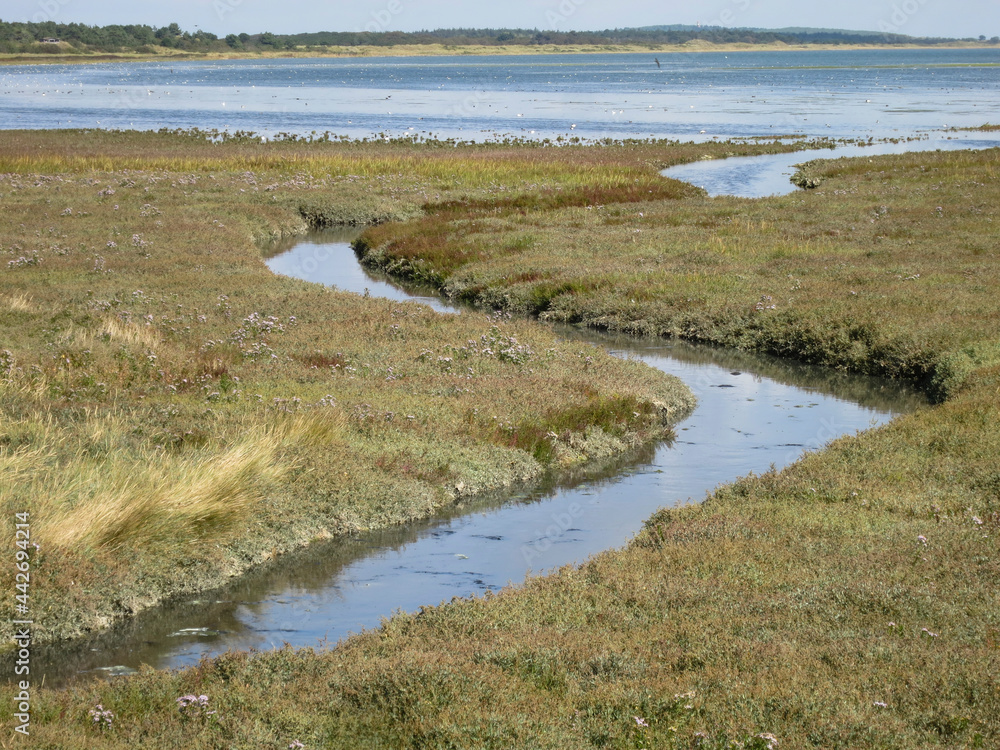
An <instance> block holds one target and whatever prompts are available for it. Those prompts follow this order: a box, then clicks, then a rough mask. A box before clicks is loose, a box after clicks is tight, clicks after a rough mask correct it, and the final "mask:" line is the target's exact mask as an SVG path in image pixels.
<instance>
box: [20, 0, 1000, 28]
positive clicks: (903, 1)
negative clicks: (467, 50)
mask: <svg viewBox="0 0 1000 750" xmlns="http://www.w3.org/2000/svg"><path fill="white" fill-rule="evenodd" d="M0 19H2V20H4V21H41V20H53V21H57V22H61V23H68V22H72V21H75V22H79V23H86V24H93V25H106V24H111V23H121V24H127V23H145V24H149V25H150V26H156V27H159V26H166V25H167V24H169V23H171V22H174V21H176V22H177V23H179V24H180V25H181V27H182V28H184V29H187V30H191V31H193V30H194V29H195V27H198V28H201V29H204V30H206V31H211V32H213V33H215V34H218V35H220V36H223V35H225V34H228V33H239V32H242V31H245V32H247V33H257V32H261V31H272V32H275V33H279V34H280V33H296V32H303V31H360V30H363V29H368V30H371V31H376V30H377V31H415V30H420V29H435V28H455V27H476V28H483V27H489V28H499V27H517V28H537V29H541V30H554V29H557V30H564V31H568V30H572V29H576V30H594V29H607V28H616V27H626V26H648V25H654V24H670V23H692V24H693V23H702V24H705V25H713V26H758V27H768V28H780V27H782V26H814V27H826V28H843V29H859V30H871V31H892V32H897V33H900V34H909V35H911V36H948V37H970V36H973V37H975V36H979V35H980V34H984V35H986V36H987V37H993V36H998V35H1000V2H998V0H839V1H838V0H708V1H707V2H691V0H683V2H682V1H681V0H626V1H625V2H622V1H621V0H616V1H612V0H535V1H532V0H498V1H496V2H493V1H491V0H486V1H485V2H483V1H482V0H480V1H479V2H468V1H467V2H458V0H350V2H347V1H342V2H320V1H319V0H279V1H278V2H275V0H155V1H154V0H4V1H3V4H2V6H0Z"/></svg>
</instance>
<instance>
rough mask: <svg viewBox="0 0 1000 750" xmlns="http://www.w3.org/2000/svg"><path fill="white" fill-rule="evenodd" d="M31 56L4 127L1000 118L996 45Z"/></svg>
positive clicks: (514, 130) (466, 131) (875, 123)
mask: <svg viewBox="0 0 1000 750" xmlns="http://www.w3.org/2000/svg"><path fill="white" fill-rule="evenodd" d="M655 57H658V58H659V60H660V63H661V66H662V67H660V68H658V67H657V66H656V63H655V61H654V55H653V54H652V53H650V54H623V55H618V54H605V55H541V56H539V55H522V56H504V57H496V56H466V57H435V58H426V57H419V58H365V59H307V60H268V61H215V62H150V63H102V64H91V65H51V66H50V65H46V66H40V65H21V66H11V67H3V68H0V128H65V127H73V128H135V129H142V130H148V129H159V128H163V127H166V128H194V127H197V128H202V129H220V130H230V131H235V130H249V131H254V132H257V133H261V134H264V135H273V134H275V133H280V132H287V133H296V134H303V135H306V134H309V133H311V132H313V131H316V132H319V133H322V132H324V131H330V132H331V133H334V134H338V135H345V136H350V137H353V138H357V137H370V136H373V135H376V134H383V133H384V134H387V135H390V136H400V135H406V134H411V135H428V134H433V135H435V136H438V137H458V138H462V139H476V140H484V139H489V138H494V137H498V136H500V137H503V136H517V137H528V138H542V137H548V138H556V137H558V136H574V135H575V136H580V137H583V138H604V137H611V138H648V137H657V138H677V139H681V140H707V139H711V138H713V137H719V138H723V139H726V138H730V137H748V136H768V137H773V136H776V135H787V134H800V135H807V136H824V137H852V138H853V137H867V136H869V135H873V136H875V137H876V138H878V137H892V136H899V135H908V134H913V133H917V132H926V131H931V130H939V129H941V128H945V127H965V126H976V125H981V124H983V123H985V122H1000V95H998V94H1000V76H998V72H1000V68H998V67H997V66H998V65H1000V49H987V50H866V51H847V50H845V51H809V52H803V51H785V52H730V53H674V54H662V53H657V55H656V56H655Z"/></svg>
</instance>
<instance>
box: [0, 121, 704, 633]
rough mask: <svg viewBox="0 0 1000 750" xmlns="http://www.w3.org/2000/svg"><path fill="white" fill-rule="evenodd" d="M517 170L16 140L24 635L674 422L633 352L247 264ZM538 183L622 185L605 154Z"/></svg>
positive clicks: (278, 146)
mask: <svg viewBox="0 0 1000 750" xmlns="http://www.w3.org/2000/svg"><path fill="white" fill-rule="evenodd" d="M491 154H492V155H493V156H491ZM531 161H533V159H532V153H531V150H528V149H519V148H516V147H501V146H497V147H490V148H483V149H469V151H468V152H462V151H458V150H456V149H455V148H454V147H449V148H444V147H439V146H431V145H427V146H416V145H414V144H410V143H400V144H394V145H391V146H385V145H382V146H373V145H371V144H357V143H355V144H338V143H329V142H318V143H298V142H294V141H288V142H280V143H267V144H263V143H261V142H260V141H259V139H252V138H239V137H237V138H234V139H231V140H230V141H229V142H227V143H217V142H214V139H213V138H212V137H208V136H205V135H203V134H151V133H99V132H89V133H85V132H63V133H26V132H8V134H7V135H6V136H5V139H4V142H3V145H2V146H0V203H2V205H3V218H2V220H0V221H2V224H0V226H2V232H0V236H2V237H3V240H2V245H0V253H2V257H3V263H2V265H0V269H2V270H0V420H2V421H0V471H2V472H3V476H4V482H3V484H2V486H0V505H2V507H3V509H4V512H5V513H7V514H8V516H10V517H12V516H11V514H13V513H17V512H30V514H31V524H32V535H33V538H34V539H35V541H37V542H38V543H39V544H40V547H41V548H40V550H39V551H38V553H37V554H36V555H35V556H34V557H33V563H32V576H33V577H32V589H31V591H32V594H31V602H32V612H33V613H34V615H35V617H36V618H37V622H38V625H37V626H36V631H35V636H36V640H38V641H41V640H51V639H57V638H64V637H67V636H72V635H76V634H79V633H81V632H85V631H88V630H92V629H95V628H100V627H102V626H105V625H107V624H109V623H110V622H112V621H113V620H115V619H117V618H121V617H124V616H128V615H130V614H132V613H134V612H136V611H138V610H140V609H143V608H145V607H148V606H150V605H152V604H154V603H156V602H157V601H160V600H162V599H163V598H165V597H170V596H175V595H177V594H180V593H183V592H191V591H197V590H202V589H205V588H209V587H212V586H217V585H219V584H221V583H222V582H224V581H225V580H226V579H227V578H229V577H231V576H233V575H236V574H239V573H240V572H242V571H244V570H246V569H247V568H249V567H250V566H253V565H255V564H258V563H260V562H262V561H265V560H267V559H270V558H272V557H274V556H275V555H277V554H280V553H282V552H284V551H287V550H290V549H293V548H296V547H300V546H302V545H304V544H307V543H308V542H309V541H310V540H313V539H317V538H326V537H330V536H332V535H339V534H349V533H352V532H355V531H358V530H363V529H369V528H376V527H384V526H387V525H390V524H398V523H402V522H405V521H408V520H411V519H414V518H418V517H424V516H427V515H429V514H431V513H433V512H434V511H435V509H438V508H440V507H442V506H443V505H445V504H448V503H453V502H455V501H456V499H458V498H460V497H462V496H465V495H470V494H474V493H479V492H482V491H485V490H493V489H496V488H499V487H504V486H507V485H510V484H511V483H513V482H518V481H524V480H528V479H532V478H535V477H537V476H539V475H540V474H541V473H542V472H544V471H546V470H548V469H566V468H569V467H573V466H575V465H578V464H580V463H581V462H583V461H585V460H586V459H587V458H589V457H592V456H596V455H601V456H603V455H607V454H608V453H614V452H621V451H625V450H628V449H630V448H632V447H634V446H636V445H638V444H641V443H644V442H648V441H650V440H654V439H658V438H662V437H667V436H669V427H668V426H669V424H670V423H672V422H675V421H676V420H677V419H678V418H679V416H680V415H681V414H683V413H684V412H685V411H686V410H687V409H688V408H690V406H691V404H692V400H691V397H690V395H689V394H688V393H687V391H686V389H685V388H684V387H683V386H682V385H680V384H679V383H678V381H676V380H675V379H672V378H666V377H663V376H662V375H661V374H659V373H657V372H655V371H653V370H650V369H649V368H646V367H645V366H642V365H640V364H638V363H634V362H623V361H619V360H617V359H615V358H612V357H610V356H609V355H607V354H604V353H602V352H599V351H597V350H594V349H593V348H592V347H581V346H579V345H572V344H563V343H559V342H558V341H557V340H556V339H555V337H554V336H553V335H552V334H551V333H550V332H549V331H547V330H546V329H545V328H544V327H542V326H538V325H537V324H532V323H529V322H526V321H510V320H507V319H504V318H503V317H499V318H495V319H492V318H484V316H482V315H462V316H448V315H439V314H437V313H434V312H432V311H431V310H429V309H428V308H425V307H423V306H420V305H414V304H401V303H395V302H390V301H387V300H376V299H371V300H368V299H360V298H359V297H358V296H357V295H352V294H347V293H341V292H338V291H334V290H331V289H327V288H323V287H319V286H317V285H314V284H308V283H305V282H299V281H294V280H289V279H283V278H278V277H275V276H274V275H273V274H271V272H270V271H268V270H267V268H266V267H265V266H264V264H263V261H262V257H261V255H262V244H263V245H264V246H266V244H267V242H268V240H270V239H272V238H277V237H281V236H287V235H294V234H296V233H302V232H305V231H306V229H307V228H308V225H309V223H310V222H311V223H313V224H319V223H329V222H331V221H340V222H344V223H349V222H355V223H364V222H371V221H384V220H387V219H403V218H405V217H407V216H411V215H414V214H415V213H418V212H419V210H420V209H419V205H420V204H421V203H423V202H425V201H426V200H427V199H428V196H429V195H433V196H434V199H435V200H441V199H443V198H445V197H446V196H449V195H454V196H455V197H456V198H460V199H470V200H471V199H483V198H484V197H485V196H486V195H488V194H489V191H490V190H494V189H500V188H501V187H502V188H504V189H511V190H517V191H520V190H523V189H525V185H526V184H534V183H533V181H534V180H539V179H543V172H544V170H543V168H542V167H541V166H540V165H537V164H536V165H535V166H534V167H532V166H530V162H531ZM534 161H538V160H534ZM114 164H118V165H119V166H118V167H117V168H112V165H114ZM483 164H489V165H491V166H489V167H486V168H483V167H482V165H483ZM602 175H603V177H602ZM544 179H545V180H548V181H549V184H550V185H552V186H558V185H560V184H564V185H566V186H567V188H569V187H571V186H574V185H576V184H579V183H581V182H583V181H584V180H591V179H592V180H595V181H596V182H598V183H601V182H602V180H607V181H609V182H614V181H615V180H616V179H620V176H618V175H616V173H615V169H613V168H612V167H611V166H607V165H603V166H602V165H600V164H599V163H597V162H595V163H594V164H591V165H589V166H588V165H587V164H585V163H580V164H575V165H567V167H566V168H565V169H561V170H550V171H549V172H548V174H547V175H545V176H544ZM521 181H528V182H521ZM529 394H530V397H529ZM539 402H541V403H544V404H545V405H546V408H545V409H544V410H542V411H539V410H538V409H537V408H536V407H534V406H533V405H532V404H534V403H539ZM236 532H239V533H236ZM179 569H180V570H182V571H183V574H182V575H179V574H178V570H179ZM3 581H4V582H5V583H6V584H8V585H9V586H11V587H13V585H14V582H13V569H12V568H11V569H10V570H8V571H7V572H6V573H4V574H3ZM13 607H14V602H13V600H11V599H9V598H8V600H7V601H6V602H5V603H4V605H3V611H4V613H5V615H10V616H9V617H7V619H8V622H9V620H10V619H15V618H13ZM10 627H12V626H9V625H8V626H7V628H8V629H9V628H10Z"/></svg>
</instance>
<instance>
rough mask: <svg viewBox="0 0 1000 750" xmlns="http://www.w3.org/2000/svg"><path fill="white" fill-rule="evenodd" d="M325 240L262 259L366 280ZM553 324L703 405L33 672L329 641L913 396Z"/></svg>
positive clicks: (814, 442) (339, 545)
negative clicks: (548, 475)
mask: <svg viewBox="0 0 1000 750" xmlns="http://www.w3.org/2000/svg"><path fill="white" fill-rule="evenodd" d="M323 239H324V238H322V237H316V236H313V237H311V238H309V239H308V240H307V241H305V242H303V243H301V244H300V245H299V246H297V247H295V248H293V249H292V250H290V251H289V252H288V253H286V254H285V255H283V256H281V257H280V258H278V257H272V258H271V259H270V260H269V261H268V263H269V265H271V267H272V268H275V267H284V268H300V269H302V268H306V267H307V264H306V263H305V262H303V260H302V257H301V256H302V255H304V256H305V257H306V258H307V259H308V258H314V259H317V258H319V259H320V260H317V263H316V265H315V268H314V269H313V271H312V273H311V275H307V276H306V277H305V278H306V280H309V281H316V280H318V279H321V278H323V279H335V280H336V283H337V284H338V286H342V288H344V287H355V288H353V289H348V291H361V290H363V289H364V287H365V286H367V287H368V288H369V289H370V290H371V289H372V288H373V287H372V278H371V277H370V276H369V275H367V274H366V272H364V271H363V270H361V269H360V267H359V265H358V262H357V259H356V257H355V256H354V253H353V252H351V251H350V249H349V247H348V246H347V245H346V242H345V236H343V235H341V236H328V237H326V238H325V239H332V240H335V241H334V242H330V243H326V245H331V246H332V245H337V246H340V247H341V248H346V249H347V252H341V251H339V250H338V251H336V252H334V251H333V250H331V251H330V252H329V254H326V251H324V250H322V248H323V247H325V246H326V245H324V243H323V242H322V240H323ZM297 254H299V257H296V255H297ZM282 264H284V265H282ZM347 279H354V280H353V281H350V282H348V281H346V280H347ZM358 285H361V288H360V289H358V288H356V287H358ZM398 291H399V289H398V288H395V292H398ZM560 333H561V334H562V335H564V336H565V337H567V338H572V339H573V340H576V341H579V342H580V344H581V346H583V345H590V344H595V345H599V346H608V347H610V348H612V349H613V350H614V351H616V352H617V353H618V354H620V355H621V356H634V357H639V358H641V359H642V360H643V361H645V362H647V363H649V364H650V365H651V366H653V367H657V368H659V369H661V370H663V371H665V372H668V373H671V374H674V375H677V376H678V377H680V378H681V379H683V380H684V381H685V382H686V383H688V384H689V386H690V387H691V388H692V390H693V391H694V392H695V394H696V395H697V396H698V399H699V404H698V408H697V409H696V410H695V412H694V413H693V414H692V415H691V416H690V417H689V418H688V419H686V420H685V421H684V422H683V423H681V424H680V425H678V428H677V432H676V435H677V437H676V439H675V440H674V441H673V442H672V443H670V444H667V443H661V444H660V445H656V446H647V447H645V448H643V449H642V450H640V451H638V452H636V453H634V454H632V455H628V456H622V457H618V458H616V459H615V460H613V461H609V462H607V463H605V464H604V465H601V466H588V467H585V468H583V469H581V470H580V471H578V472H577V473H576V474H575V475H573V476H569V477H566V476H564V477H561V478H560V481H559V482H553V481H552V480H551V479H550V480H547V481H545V482H541V483H538V484H536V485H534V486H532V487H528V488H522V489H520V490H517V491H512V492H509V493H507V494H505V495H503V496H493V497H482V498H477V499H475V500H471V501H467V502H463V503H461V504H459V505H456V506H455V507H453V508H450V509H447V510H446V511H444V512H443V513H441V514H440V515H439V516H438V517H436V518H434V519H428V520H426V521H422V522H419V523H413V524H409V525H407V526H405V527H400V528H393V529H387V530H383V531H379V532H372V533H368V534H364V535H359V536H357V537H350V538H343V539H336V540H333V541H330V542H326V543H322V544H317V545H315V546H313V547H310V548H308V549H306V550H303V551H301V552H299V553H295V554H291V555H288V556H287V557H285V558H284V559H282V560H279V561H277V562H275V563H273V564H271V565H269V566H267V567H265V568H261V569H258V570H256V571H253V572H251V573H250V574H248V575H246V576H243V577H241V578H240V579H239V580H238V581H236V582H235V583H233V584H232V585H231V586H228V587H226V588H224V589H220V590H218V591H215V592H211V593H206V594H202V595H199V596H198V597H196V598H192V599H189V600H184V601H179V602H174V603H172V604H169V605H166V606H163V607H159V608H157V609H155V610H152V611H149V612H147V613H144V614H141V615H139V616H138V617H136V618H134V619H133V620H130V621H129V622H126V623H123V624H121V625H119V626H118V627H116V628H114V629H113V630H111V631H110V632H107V633H104V634H102V635H99V636H97V637H95V638H93V639H90V640H87V641H85V642H79V643H76V644H70V645H68V646H67V645H62V646H60V647H58V648H55V647H48V648H42V647H36V649H35V650H34V651H33V653H32V672H33V674H45V679H46V681H47V683H48V684H50V685H51V684H59V683H60V682H65V681H69V680H72V679H75V678H77V677H78V676H79V675H80V674H83V675H109V674H114V673H123V672H126V671H128V670H129V669H135V668H137V667H139V666H140V665H142V664H148V665H151V666H154V667H159V668H165V667H179V666H186V665H191V664H193V663H195V662H197V661H198V659H200V658H201V657H203V656H211V655H216V654H220V653H223V652H225V651H227V650H229V649H243V650H245V649H254V648H255V649H266V648H272V647H275V646H280V645H281V644H283V643H286V642H287V643H290V644H292V645H294V646H316V645H318V644H320V643H323V642H325V643H335V642H337V641H338V640H339V639H341V638H344V637H345V636H347V635H349V634H350V633H352V632H358V631H360V630H362V629H363V628H371V627H377V626H378V625H379V623H380V621H381V619H382V618H383V617H387V616H389V615H391V614H392V613H393V612H394V611H397V610H400V609H402V610H405V611H414V610H416V609H418V608H419V607H420V606H422V605H427V604H437V603H439V602H442V601H447V600H449V599H451V598H452V597H453V596H468V595H476V594H481V593H483V592H484V591H486V590H488V589H490V590H495V589H498V588H501V587H503V586H504V585H506V584H508V583H509V582H514V583H517V582H520V581H522V580H523V579H524V577H525V575H527V574H530V573H531V572H538V571H546V570H550V569H553V568H556V567H558V566H561V565H565V564H567V563H573V562H581V561H583V560H585V559H586V558H587V557H588V556H590V555H593V554H595V553H597V552H600V551H602V550H605V549H608V548H611V547H617V546H620V545H623V544H625V543H626V542H627V541H628V540H629V538H630V537H631V536H632V535H633V534H635V533H636V532H637V531H638V530H639V529H640V528H641V526H642V523H643V521H644V520H645V519H646V518H648V517H649V516H650V515H651V514H652V513H653V512H654V511H655V510H657V509H658V508H661V507H664V506H675V505H679V504H683V503H688V502H698V501H700V500H702V499H703V498H704V497H705V495H706V493H708V492H711V491H712V490H713V489H714V488H715V487H716V486H718V485H719V484H721V483H724V482H729V481H732V480H733V479H735V478H736V477H739V476H741V475H744V474H746V473H748V472H750V471H762V470H766V469H767V468H768V467H769V466H771V465H774V466H776V467H778V468H780V467H782V466H785V465H787V464H788V463H789V462H791V461H794V460H796V458H797V457H799V456H800V455H801V454H802V452H803V451H804V450H807V449H810V448H817V447H819V446H821V445H823V444H824V443H826V442H828V441H829V440H831V439H833V438H835V437H838V436H840V435H843V434H850V433H853V432H856V431H858V430H863V429H866V428H868V427H871V426H873V425H877V424H881V423H884V422H886V421H887V420H888V419H890V418H891V417H892V416H894V415H895V414H899V413H903V412H906V411H908V410H910V409H912V408H915V407H916V406H917V405H919V402H920V399H919V398H918V397H916V396H914V394H912V393H909V392H907V391H906V390H905V389H899V388H897V387H896V386H895V385H894V384H891V383H883V382H880V381H877V380H875V379H871V378H858V377H854V376H850V375H847V374H843V373H831V372H828V371H824V370H822V369H820V368H815V367H809V366H805V365H800V364H796V363H792V362H785V361H782V360H778V359H774V358H769V357H757V356H753V355H750V354H746V353H741V352H733V351H730V350H722V349H717V348H713V347H702V346H694V345H690V344H684V343H680V342H669V341H664V340H660V339H644V340H643V339H638V340H637V339H633V338H630V337H627V336H617V337H616V336H604V335H600V334H596V333H591V332H585V331H578V330H575V329H563V330H560ZM7 673H8V674H13V670H9V671H8V672H7Z"/></svg>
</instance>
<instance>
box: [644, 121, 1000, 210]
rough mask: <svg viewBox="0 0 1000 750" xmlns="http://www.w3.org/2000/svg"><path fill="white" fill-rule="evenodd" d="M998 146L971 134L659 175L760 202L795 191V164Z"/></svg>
mask: <svg viewBox="0 0 1000 750" xmlns="http://www.w3.org/2000/svg"><path fill="white" fill-rule="evenodd" d="M997 146H1000V139H997V138H984V137H982V136H981V135H978V136H973V135H971V134H968V133H966V134H948V135H944V134H940V133H938V134H935V135H934V136H933V138H931V139H929V140H923V141H907V140H901V141H898V142H885V143H872V144H871V145H865V146H857V145H855V146H838V147H837V148H835V149H822V150H819V151H799V152H795V153H790V154H765V155H763V156H733V157H730V158H728V159H711V160H706V161H696V162H690V163H688V164H678V165H676V166H674V167H668V168H667V169H664V170H663V171H662V172H660V174H662V175H663V176H664V177H672V178H673V179H675V180H682V181H683V182H690V183H691V184H692V185H695V186H697V187H700V188H702V189H703V190H705V192H707V193H708V194H709V195H711V196H713V197H715V196H720V195H734V196H737V197H740V198H764V197H767V196H772V195H788V194H789V193H792V192H795V190H797V189H798V188H797V187H796V186H795V185H794V184H793V183H792V182H791V178H792V175H794V174H795V172H796V171H797V170H798V166H797V165H799V164H802V163H804V162H807V161H812V160H813V159H839V158H848V157H855V156H876V155H880V154H902V153H907V152H912V151H917V152H919V151H935V150H941V151H953V150H956V149H983V148H994V147H997Z"/></svg>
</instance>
